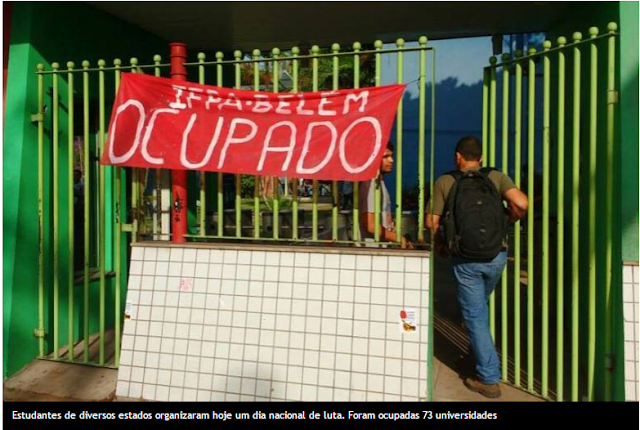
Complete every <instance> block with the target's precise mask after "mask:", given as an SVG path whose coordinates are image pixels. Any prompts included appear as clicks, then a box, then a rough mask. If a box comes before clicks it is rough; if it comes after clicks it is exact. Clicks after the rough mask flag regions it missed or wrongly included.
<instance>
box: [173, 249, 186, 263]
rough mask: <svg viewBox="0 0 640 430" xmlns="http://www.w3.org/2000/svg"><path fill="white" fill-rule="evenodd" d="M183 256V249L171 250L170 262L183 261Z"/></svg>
mask: <svg viewBox="0 0 640 430" xmlns="http://www.w3.org/2000/svg"><path fill="white" fill-rule="evenodd" d="M183 254H184V249H183V248H171V256H170V261H182V256H183Z"/></svg>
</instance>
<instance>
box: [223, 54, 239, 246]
mask: <svg viewBox="0 0 640 430" xmlns="http://www.w3.org/2000/svg"><path fill="white" fill-rule="evenodd" d="M233 58H235V61H236V62H235V64H234V67H235V78H236V89H237V90H239V89H240V87H242V79H241V76H240V72H241V69H240V60H241V59H242V52H240V51H234V52H233ZM221 61H222V59H220V60H219V61H218V63H220V62H221ZM218 67H220V69H218V71H219V72H220V75H219V76H220V77H219V78H218V79H219V81H218V82H219V83H220V82H221V81H222V65H221V64H218ZM235 179H236V199H235V201H236V237H237V238H240V237H242V175H240V174H238V175H235ZM218 217H219V219H218V225H223V226H224V216H223V214H220V215H218ZM219 230H220V227H218V231H219Z"/></svg>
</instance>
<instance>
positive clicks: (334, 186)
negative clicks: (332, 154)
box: [331, 43, 340, 241]
mask: <svg viewBox="0 0 640 430" xmlns="http://www.w3.org/2000/svg"><path fill="white" fill-rule="evenodd" d="M331 51H332V52H333V53H334V54H338V53H339V52H340V45H339V44H337V43H334V44H333V45H331ZM332 60H333V85H332V89H333V90H334V91H337V90H338V89H339V88H340V82H339V77H340V75H339V73H340V57H338V55H334V56H333V59H332ZM331 195H332V197H333V198H332V201H333V206H332V207H331V232H332V234H331V238H332V239H333V240H334V241H337V240H338V206H339V205H340V198H339V197H340V196H339V194H338V181H333V182H332V183H331Z"/></svg>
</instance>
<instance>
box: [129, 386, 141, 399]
mask: <svg viewBox="0 0 640 430" xmlns="http://www.w3.org/2000/svg"><path fill="white" fill-rule="evenodd" d="M129 397H131V398H133V399H139V398H141V397H142V384H138V383H133V382H132V383H131V384H129Z"/></svg>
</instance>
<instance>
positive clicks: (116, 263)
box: [112, 58, 159, 366]
mask: <svg viewBox="0 0 640 430" xmlns="http://www.w3.org/2000/svg"><path fill="white" fill-rule="evenodd" d="M158 61H159V60H158ZM121 64H122V62H121V61H120V60H119V59H117V58H116V59H115V60H114V61H113V65H114V67H115V70H114V81H115V93H116V95H117V94H118V89H119V88H120V66H121ZM112 169H113V171H114V176H115V187H114V188H115V203H116V205H115V206H116V207H115V209H116V210H115V212H116V216H115V228H114V231H115V235H114V236H115V237H114V242H115V250H114V262H113V266H114V272H115V286H114V290H115V300H114V308H115V309H114V315H115V328H114V331H115V339H114V343H115V345H114V349H115V365H116V366H119V365H120V329H121V316H120V288H121V282H122V281H121V266H120V263H121V262H120V256H121V252H122V250H121V248H120V247H121V238H122V236H121V235H122V229H121V226H122V220H121V215H122V212H121V210H122V204H121V203H122V202H121V199H120V197H121V195H120V193H121V190H122V182H121V179H122V178H121V176H122V169H121V168H120V167H112ZM156 203H157V201H156Z"/></svg>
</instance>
